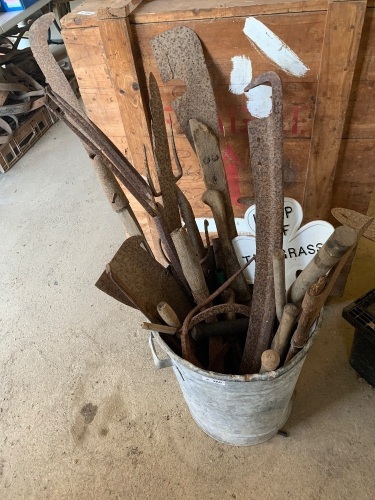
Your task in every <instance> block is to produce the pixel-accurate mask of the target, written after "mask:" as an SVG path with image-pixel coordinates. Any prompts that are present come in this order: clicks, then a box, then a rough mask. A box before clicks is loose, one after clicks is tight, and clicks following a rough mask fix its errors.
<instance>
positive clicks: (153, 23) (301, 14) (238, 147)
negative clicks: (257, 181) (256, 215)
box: [62, 0, 375, 248]
mask: <svg viewBox="0 0 375 500" xmlns="http://www.w3.org/2000/svg"><path fill="white" fill-rule="evenodd" d="M116 3H117V2H113V1H112V0H86V1H85V2H83V4H82V5H80V6H79V7H78V8H77V9H76V10H75V11H73V13H72V14H70V15H68V16H66V17H64V18H63V21H62V24H63V36H64V39H65V42H66V46H67V49H68V53H69V57H70V59H71V61H72V65H73V68H74V70H75V72H76V74H77V76H78V83H79V87H80V91H81V94H82V98H83V102H84V104H85V107H86V110H87V112H88V115H89V117H90V118H91V119H92V120H93V121H94V122H95V123H96V124H97V125H98V126H99V127H100V128H101V129H102V130H103V131H104V132H105V133H106V135H108V136H109V137H110V138H111V139H112V140H113V142H114V143H115V144H116V145H117V146H118V147H119V148H120V149H121V151H123V152H125V154H126V155H127V157H128V158H129V159H130V160H132V156H131V152H132V150H131V148H130V147H129V144H128V141H127V138H126V136H125V131H124V126H123V123H122V119H121V115H120V110H119V104H118V100H117V96H116V91H115V88H114V86H113V85H112V82H111V80H110V69H109V66H108V64H107V60H106V59H107V58H106V55H105V53H104V49H103V42H102V40H101V35H100V32H99V29H98V18H97V15H96V14H97V10H98V8H99V7H103V6H104V7H107V6H109V5H112V4H116ZM347 3H348V2H345V1H344V2H340V5H338V7H339V8H340V9H342V12H344V11H346V6H345V4H347ZM349 3H351V4H353V3H358V4H361V5H363V1H362V0H360V1H359V2H349ZM191 5H192V4H191V2H190V1H188V0H183V1H182V0H179V1H173V2H171V1H170V0H151V1H146V0H144V1H143V2H142V4H141V5H140V6H138V7H137V8H136V9H135V10H134V11H133V12H132V13H131V14H130V15H129V18H128V19H129V21H130V26H131V32H132V37H133V48H134V49H135V50H136V52H137V56H136V58H135V61H136V65H137V67H138V68H139V70H140V71H141V72H142V73H144V74H145V75H147V74H148V72H149V71H153V72H154V73H155V76H156V78H157V80H158V83H159V85H161V87H160V91H161V94H162V100H163V105H164V112H165V119H166V122H167V130H168V131H169V114H171V119H172V122H173V127H174V132H175V135H176V144H177V150H178V154H179V157H180V159H181V162H182V164H183V168H184V176H183V178H182V179H181V181H179V185H180V187H181V189H182V190H183V191H184V193H185V194H186V195H187V197H188V199H189V201H190V202H191V204H192V206H193V208H194V212H195V213H196V215H197V216H198V217H204V216H209V215H210V213H209V209H208V207H206V206H205V205H204V204H203V203H202V202H201V201H200V197H201V195H202V194H203V192H204V183H203V178H202V174H201V172H200V168H199V165H198V162H197V160H196V158H195V156H194V153H193V150H192V148H191V147H190V145H189V144H188V142H187V140H186V139H185V137H184V136H183V135H182V132H181V130H180V129H179V127H178V124H177V121H176V118H175V116H174V113H173V111H172V108H171V102H172V101H173V100H174V99H175V98H176V97H178V96H180V95H181V94H182V93H183V92H184V91H185V87H184V85H183V84H182V82H177V81H175V82H169V83H167V84H162V82H161V79H160V77H159V75H158V72H157V69H156V64H155V60H154V59H153V56H152V50H151V46H150V40H151V38H152V37H153V36H156V35H157V34H159V33H162V32H163V31H166V30H168V29H170V28H173V27H176V26H179V25H181V24H185V25H186V26H189V27H191V28H192V29H193V30H194V31H195V32H196V33H197V34H198V36H199V38H200V40H201V41H202V43H203V50H204V54H205V58H206V62H207V66H208V70H209V73H210V77H211V80H212V82H213V89H214V94H215V99H216V103H217V107H218V113H219V117H220V120H221V124H222V130H221V135H220V147H221V151H222V156H223V160H224V164H225V168H226V174H227V178H228V183H229V185H230V194H231V201H232V204H233V207H234V213H235V216H237V217H238V216H242V215H243V214H244V212H245V210H246V206H244V205H241V203H238V199H239V198H241V197H247V198H251V197H252V196H253V188H252V182H251V178H250V173H249V169H248V167H247V166H248V163H249V154H250V152H249V147H248V144H247V133H246V131H247V122H248V121H249V120H251V116H250V114H249V112H248V110H247V108H246V100H245V99H244V97H243V96H241V95H233V94H231V93H230V92H229V91H228V88H229V80H230V72H231V69H232V65H231V58H232V57H234V56H235V55H239V54H244V55H246V56H248V57H250V58H251V61H252V67H253V74H254V75H257V74H259V73H261V72H263V71H267V70H270V69H275V68H276V67H275V66H274V64H273V63H272V62H271V61H269V60H268V59H267V58H266V57H264V56H263V55H261V54H260V53H258V52H257V51H256V49H255V48H254V46H253V45H252V44H251V43H250V42H249V40H248V39H247V37H246V36H245V35H244V34H243V33H242V29H243V26H244V22H245V18H246V17H248V16H252V15H253V16H257V19H259V20H260V21H262V22H263V23H264V24H265V25H266V26H267V27H268V28H269V29H271V30H272V31H273V32H274V33H275V34H276V35H277V36H279V37H280V38H281V39H282V40H283V41H285V43H287V44H288V45H289V46H290V47H291V48H292V49H293V50H294V51H295V52H296V53H297V55H298V56H299V57H300V59H301V60H302V61H303V62H304V63H305V64H306V65H307V66H308V67H309V68H310V70H309V71H308V72H307V74H306V75H305V76H304V77H303V78H302V79H298V78H295V77H292V76H290V75H288V74H286V73H283V72H280V76H281V78H282V81H283V90H284V123H283V133H284V158H283V167H284V180H285V195H286V196H291V197H293V198H296V199H297V200H298V201H300V202H302V201H303V193H304V191H305V189H307V188H308V187H309V185H310V183H311V182H315V180H314V179H313V178H311V177H310V176H309V179H308V180H307V183H306V172H307V163H308V154H309V141H310V138H311V135H312V128H313V121H314V110H315V101H316V99H317V82H318V79H319V78H320V81H322V78H323V77H324V75H323V74H322V75H320V71H321V69H322V70H323V71H325V70H324V68H323V66H321V59H322V57H321V55H322V50H323V39H324V32H325V25H326V17H327V5H328V4H327V0H307V1H274V0H273V1H265V0H254V1H251V2H249V1H246V0H242V1H241V0H223V2H220V6H219V5H218V2H216V1H215V0H201V1H200V2H199V5H198V8H192V7H191ZM367 5H368V8H367V9H366V14H365V20H364V25H363V34H362V38H361V41H360V45H359V50H358V58H357V64H356V66H355V70H354V74H353V78H352V80H353V84H352V88H351V91H350V93H349V99H348V110H347V113H346V120H345V124H344V129H343V138H344V139H343V140H342V141H341V147H340V149H339V157H338V162H337V167H336V169H335V171H334V174H335V178H334V182H333V188H332V194H333V196H332V200H331V206H342V207H345V208H351V209H354V210H357V211H360V212H363V213H365V212H366V210H367V206H368V204H369V200H370V196H371V193H372V191H373V187H374V185H375V172H374V169H372V168H369V166H371V165H373V164H374V161H375V152H374V151H375V121H374V120H373V116H374V113H375V109H374V108H375V59H374V56H373V54H374V50H375V9H374V6H375V0H368V3H367ZM195 7H196V6H195ZM78 11H89V12H90V11H94V15H93V16H83V15H78V13H77V12H78ZM262 14H267V15H262ZM280 14H282V15H280ZM291 27H292V28H293V29H291ZM339 29H342V26H341V25H340V26H339ZM354 31H356V30H354ZM223 34H224V35H223ZM336 34H337V33H336ZM338 38H339V37H338ZM218 39H220V43H218ZM342 40H344V38H343V37H340V41H339V43H340V50H341V49H342V48H343V46H342V43H341V42H342ZM344 41H345V43H346V40H344ZM351 50H352V49H351ZM331 69H333V70H335V66H333V68H330V70H331ZM276 71H278V70H277V69H276ZM333 83H335V82H333ZM141 88H142V91H145V92H146V87H145V86H144V84H143V83H142V82H141ZM131 116H132V115H131ZM168 133H169V132H168ZM138 134H139V136H142V135H144V136H145V137H146V139H147V136H148V130H146V129H143V128H139V129H138ZM141 167H142V168H143V165H141ZM142 173H143V172H142ZM129 200H130V202H131V205H132V207H133V209H134V211H135V212H136V213H137V215H138V217H139V218H140V221H141V225H142V228H143V230H144V232H145V233H146V234H147V237H148V239H149V241H152V236H151V232H152V230H151V229H150V228H151V227H152V225H150V224H149V222H148V221H147V216H146V215H145V214H144V213H143V211H142V210H141V209H140V207H139V205H138V204H137V203H135V202H134V200H133V199H132V197H131V196H129ZM155 241H156V240H155ZM154 247H155V245H154ZM155 248H156V247H155Z"/></svg>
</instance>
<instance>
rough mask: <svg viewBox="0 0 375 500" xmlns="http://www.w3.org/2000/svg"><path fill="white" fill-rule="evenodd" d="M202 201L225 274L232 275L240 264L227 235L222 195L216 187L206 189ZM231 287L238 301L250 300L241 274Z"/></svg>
mask: <svg viewBox="0 0 375 500" xmlns="http://www.w3.org/2000/svg"><path fill="white" fill-rule="evenodd" d="M202 201H203V203H205V204H206V205H208V206H209V207H210V208H211V211H212V214H213V216H214V219H215V223H216V228H217V232H218V235H219V238H220V243H221V248H222V251H223V255H224V261H225V270H226V274H227V276H232V275H233V274H234V273H235V272H236V271H238V269H239V268H240V264H239V262H238V259H237V256H236V253H235V251H234V248H233V246H232V241H231V239H230V236H229V232H228V221H227V218H226V212H225V205H224V200H223V196H222V194H221V193H220V191H217V190H216V189H208V190H207V191H206V192H205V193H203V195H202ZM232 288H233V290H234V292H235V295H236V300H237V301H238V302H241V303H246V302H248V301H249V300H250V293H249V288H248V286H247V283H246V280H245V277H244V276H243V275H242V274H241V275H240V276H239V277H238V278H237V279H236V280H235V281H234V282H233V284H232Z"/></svg>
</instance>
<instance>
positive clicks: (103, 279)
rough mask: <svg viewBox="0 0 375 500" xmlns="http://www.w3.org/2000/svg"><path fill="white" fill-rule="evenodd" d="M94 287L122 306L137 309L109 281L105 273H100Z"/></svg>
mask: <svg viewBox="0 0 375 500" xmlns="http://www.w3.org/2000/svg"><path fill="white" fill-rule="evenodd" d="M95 286H96V288H99V290H101V291H102V292H104V293H106V294H107V295H109V296H110V297H112V298H114V299H116V300H118V301H119V302H121V303H122V304H125V305H126V306H129V307H133V308H134V309H137V307H136V306H135V305H134V304H133V302H132V301H131V300H130V299H129V297H128V296H127V295H126V294H125V293H124V292H123V291H122V290H120V288H119V287H118V286H117V285H116V284H115V283H114V282H113V281H112V280H111V278H110V277H109V276H108V274H107V272H106V271H103V272H102V274H101V275H100V277H99V279H98V281H97V282H96V283H95Z"/></svg>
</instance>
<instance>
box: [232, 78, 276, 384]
mask: <svg viewBox="0 0 375 500" xmlns="http://www.w3.org/2000/svg"><path fill="white" fill-rule="evenodd" d="M264 83H270V84H271V87H272V113H271V114H270V115H269V116H268V117H267V118H262V119H258V120H253V121H251V122H250V123H249V124H248V133H249V142H250V164H251V170H252V176H253V184H254V194H255V204H256V224H257V230H256V244H257V261H256V266H255V278H254V289H253V300H252V305H251V315H250V319H249V329H248V334H247V338H246V343H245V349H244V353H243V357H242V361H241V366H240V373H242V374H251V373H258V372H259V369H260V365H261V355H262V352H264V351H265V350H267V349H268V348H269V346H270V343H271V338H272V332H273V324H274V320H275V292H274V279H273V266H272V255H273V251H274V250H276V249H277V248H282V242H283V240H282V234H283V233H282V230H283V215H284V213H283V212H284V198H283V175H282V150H283V146H282V132H283V123H282V110H283V102H282V98H283V95H282V85H281V80H280V78H279V76H278V75H277V74H276V73H274V72H273V71H269V72H267V73H263V74H262V75H260V76H258V77H257V78H255V79H254V80H253V81H252V82H251V83H250V84H249V85H248V86H247V87H246V88H245V91H248V90H250V89H252V88H254V87H257V86H258V85H260V84H264Z"/></svg>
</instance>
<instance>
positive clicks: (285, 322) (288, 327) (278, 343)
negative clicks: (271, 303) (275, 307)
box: [271, 304, 301, 359]
mask: <svg viewBox="0 0 375 500" xmlns="http://www.w3.org/2000/svg"><path fill="white" fill-rule="evenodd" d="M300 312H301V309H300V308H299V307H297V306H295V305H294V304H286V305H285V307H284V309H283V314H282V316H281V320H280V324H279V327H278V329H277V331H276V333H275V336H274V338H273V339H272V344H271V349H273V350H274V351H276V352H277V353H278V354H279V356H280V358H281V359H283V357H284V354H285V350H286V349H287V346H288V343H289V339H290V336H291V332H292V328H293V326H294V324H295V322H296V321H297V318H298V316H299V314H300Z"/></svg>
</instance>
